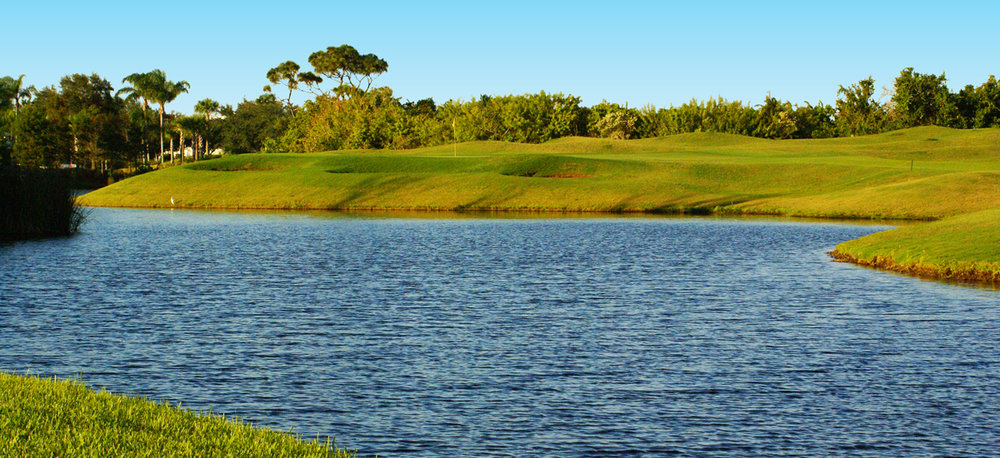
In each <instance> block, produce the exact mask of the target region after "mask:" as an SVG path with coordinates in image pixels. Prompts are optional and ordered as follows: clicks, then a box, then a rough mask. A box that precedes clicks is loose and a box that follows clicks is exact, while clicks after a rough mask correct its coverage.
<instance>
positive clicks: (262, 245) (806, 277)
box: [0, 209, 1000, 456]
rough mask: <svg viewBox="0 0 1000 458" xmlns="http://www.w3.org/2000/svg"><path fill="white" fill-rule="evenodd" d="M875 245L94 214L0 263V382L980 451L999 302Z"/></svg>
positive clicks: (614, 429)
mask: <svg viewBox="0 0 1000 458" xmlns="http://www.w3.org/2000/svg"><path fill="white" fill-rule="evenodd" d="M881 229H883V227H879V226H854V225H848V224H835V223H829V222H827V223H819V224H795V223H791V222H787V221H760V220H758V221H741V222H737V221H731V220H722V219H716V218H693V219H688V218H685V219H676V218H598V219H589V218H567V219H520V220H519V219H510V218H498V219H457V220H422V219H385V218H381V217H377V216H373V217H369V218H341V217H334V218H328V217H317V216H315V215H302V214H260V213H218V212H191V211H153V210H113V209H95V210H94V214H93V217H92V219H91V222H90V224H89V225H87V226H85V228H84V230H83V232H82V233H81V234H79V235H78V236H77V237H74V238H70V239H58V240H50V241H41V242H26V243H18V244H15V245H10V246H6V247H4V248H2V249H0V285H2V286H0V333H2V335H0V368H2V369H4V370H7V371H11V372H24V371H25V370H27V369H30V370H31V372H32V373H39V374H44V375H58V376H63V377H75V376H79V377H80V378H81V379H82V380H84V381H85V382H87V383H88V384H90V385H93V386H97V387H106V388H108V389H109V390H111V391H114V392H126V393H130V394H135V395H141V396H146V397H149V398H151V399H165V400H168V401H170V402H172V403H176V402H183V404H184V405H185V406H187V407H188V408H193V409H202V410H207V409H209V408H211V409H212V410H213V411H215V412H219V413H225V414H227V415H230V414H232V415H239V416H240V417H243V418H246V419H247V420H249V421H252V422H254V423H255V424H261V425H264V426H268V427H271V428H273V429H279V430H288V429H294V431H295V432H297V433H302V434H303V435H304V436H305V437H314V436H316V435H317V434H319V435H320V436H330V437H335V438H337V441H338V443H340V444H342V445H345V446H347V447H348V448H351V449H355V448H356V449H359V450H361V451H362V453H378V454H382V455H393V456H395V455H410V456H420V455H476V456H481V455H494V454H510V453H514V454H538V455H547V454H562V455H567V454H602V453H606V454H614V453H618V454H629V453H632V454H640V453H650V454H661V453H669V452H680V453H687V454H733V453H743V454H777V453H799V454H813V455H818V454H837V455H843V454H854V453H873V452H876V453H884V454H921V453H931V451H932V450H933V451H934V452H935V453H944V454H959V455H962V454H971V455H976V454H987V453H990V452H991V447H992V445H993V444H995V442H996V438H998V437H1000V421H998V419H997V418H996V416H995V415H994V412H995V411H996V410H997V409H1000V377H998V376H997V375H998V372H997V371H998V369H1000V361H998V359H1000V358H998V356H997V354H996V352H995V348H994V345H993V343H994V342H996V341H997V340H998V339H1000V334H998V332H1000V331H998V329H1000V312H998V310H1000V307H997V305H1000V299H998V298H997V296H996V294H995V292H994V291H988V290H979V289H972V288H960V287H956V286H952V285H948V284H942V283H937V282H923V281H915V280H914V279H912V278H907V277H901V276H895V275H885V274H882V273H879V272H875V271H870V270H867V269H858V268H855V267H853V266H850V265H845V264H841V263H833V262H830V261H829V257H828V255H827V254H826V251H828V250H829V247H830V246H832V245H835V244H836V243H837V242H838V241H843V240H847V239H851V238H857V237H859V236H862V235H865V234H868V233H872V232H874V231H878V230H881Z"/></svg>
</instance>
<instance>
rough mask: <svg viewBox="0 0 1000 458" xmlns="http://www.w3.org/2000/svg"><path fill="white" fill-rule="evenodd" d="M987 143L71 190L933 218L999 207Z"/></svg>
mask: <svg viewBox="0 0 1000 458" xmlns="http://www.w3.org/2000/svg"><path fill="white" fill-rule="evenodd" d="M998 145H1000V129H973V130H955V129H947V128H941V127H920V128H914V129H907V130H902V131H896V132H888V133H884V134H879V135H871V136H865V137H855V138H836V139H823V140H780V141H774V140H764V139H759V138H749V137H741V136H737V135H729V134H719V133H694V134H683V135H675V136H670V137H663V138H653V139H643V140H631V141H621V140H609V139H595V138H581V137H569V138H561V139H557V140H553V141H551V142H548V143H544V144H537V145H536V144H514V143H503V142H495V141H483V142H469V143H463V144H460V145H442V146H437V147H431V148H420V149H414V150H405V151H382V150H380V151H345V152H334V153H315V154H285V155H247V156H234V157H227V158H223V159H218V160H214V161H206V162H199V163H195V164H190V165H185V166H182V167H174V168H170V169H167V170H162V171H158V172H155V173H150V174H146V175H141V176H138V177H134V178H131V179H128V180H124V181H121V182H118V183H115V184H114V185H111V186H108V187H106V188H103V189H101V190H98V191H95V192H92V193H90V194H87V195H86V196H84V197H83V198H82V203H83V204H85V205H95V206H122V207H192V208H245V209H341V210H491V211H496V210H501V211H503V210H527V211H562V212H574V211H585V212H695V213H706V212H729V213H749V214H782V215H794V216H806V217H840V218H871V219H915V220H933V219H940V218H947V217H951V216H956V215H963V214H968V213H975V212H980V211H984V210H988V209H991V208H996V207H1000V161H997V160H996V159H997V157H998V155H1000V151H998ZM171 199H172V202H171ZM845 253H846V252H845ZM928 262H929V261H928Z"/></svg>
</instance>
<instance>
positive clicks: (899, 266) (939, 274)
mask: <svg viewBox="0 0 1000 458" xmlns="http://www.w3.org/2000/svg"><path fill="white" fill-rule="evenodd" d="M829 254H830V256H831V257H832V258H833V259H834V260H836V261H839V262H846V263H851V264H857V265H859V266H863V267H870V268H873V269H878V270H883V271H889V272H896V273H899V274H903V275H908V276H912V277H918V278H923V279H926V280H937V281H944V282H950V283H956V284H965V285H969V286H973V285H975V286H982V287H993V288H996V287H998V286H1000V273H997V272H990V271H986V270H982V269H977V268H976V267H975V266H968V267H965V268H959V269H952V268H948V267H946V268H938V267H936V266H930V267H929V266H923V265H920V264H916V263H912V264H904V263H898V262H896V261H894V260H893V259H892V257H889V256H875V257H873V258H871V259H864V258H858V257H855V256H854V255H851V254H850V253H845V252H842V251H838V250H833V251H831V252H830V253H829Z"/></svg>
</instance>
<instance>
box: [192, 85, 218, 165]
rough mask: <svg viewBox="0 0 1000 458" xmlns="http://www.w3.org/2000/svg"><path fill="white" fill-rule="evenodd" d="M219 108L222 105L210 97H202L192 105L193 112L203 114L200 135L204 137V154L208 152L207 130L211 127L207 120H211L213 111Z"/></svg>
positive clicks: (215, 111) (216, 111)
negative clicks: (202, 125) (203, 120)
mask: <svg viewBox="0 0 1000 458" xmlns="http://www.w3.org/2000/svg"><path fill="white" fill-rule="evenodd" d="M221 109H222V105H220V104H219V102H216V101H215V100H212V99H202V100H199V101H198V103H196V104H195V105H194V112H195V113H200V114H203V115H205V124H204V130H205V131H204V132H203V133H202V137H204V138H205V149H204V154H208V151H209V149H208V130H209V129H210V128H211V127H210V126H209V122H211V119H212V115H213V114H215V113H218V112H219V110H221ZM197 159H198V158H197V157H196V158H195V160H197Z"/></svg>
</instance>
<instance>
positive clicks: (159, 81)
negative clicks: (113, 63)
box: [150, 69, 191, 162]
mask: <svg viewBox="0 0 1000 458" xmlns="http://www.w3.org/2000/svg"><path fill="white" fill-rule="evenodd" d="M150 75H151V83H152V86H153V88H154V89H153V94H152V98H151V99H150V101H152V102H153V103H156V104H158V105H160V162H163V114H164V112H165V111H166V108H167V104H168V103H170V102H173V101H174V99H176V98H177V96H179V95H181V94H182V93H185V92H187V91H188V89H189V88H190V87H191V85H190V84H188V82H187V81H178V82H176V83H175V82H173V81H168V80H167V75H166V73H163V70H160V69H155V70H153V71H152V72H150Z"/></svg>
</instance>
